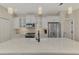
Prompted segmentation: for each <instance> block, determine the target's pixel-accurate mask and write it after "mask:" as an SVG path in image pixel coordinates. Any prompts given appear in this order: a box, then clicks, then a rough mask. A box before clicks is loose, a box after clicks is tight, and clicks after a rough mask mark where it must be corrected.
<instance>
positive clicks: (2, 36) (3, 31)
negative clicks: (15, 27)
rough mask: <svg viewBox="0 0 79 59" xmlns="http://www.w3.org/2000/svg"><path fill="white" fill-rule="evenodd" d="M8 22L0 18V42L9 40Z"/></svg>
mask: <svg viewBox="0 0 79 59" xmlns="http://www.w3.org/2000/svg"><path fill="white" fill-rule="evenodd" d="M10 32H11V31H10V22H9V20H6V19H2V18H0V42H2V41H5V40H8V39H10Z"/></svg>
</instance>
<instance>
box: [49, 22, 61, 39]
mask: <svg viewBox="0 0 79 59" xmlns="http://www.w3.org/2000/svg"><path fill="white" fill-rule="evenodd" d="M48 37H49V38H59V37H61V24H60V22H48Z"/></svg>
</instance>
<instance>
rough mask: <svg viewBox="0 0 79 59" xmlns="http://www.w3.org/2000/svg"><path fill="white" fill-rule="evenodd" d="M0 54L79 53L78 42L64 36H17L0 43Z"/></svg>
mask: <svg viewBox="0 0 79 59" xmlns="http://www.w3.org/2000/svg"><path fill="white" fill-rule="evenodd" d="M0 54H79V42H77V41H74V40H70V39H65V38H57V39H56V38H42V39H41V42H40V43H38V42H37V41H36V40H35V38H32V39H31V38H18V39H12V40H8V41H6V42H3V43H0Z"/></svg>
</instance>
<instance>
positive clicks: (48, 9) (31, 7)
mask: <svg viewBox="0 0 79 59" xmlns="http://www.w3.org/2000/svg"><path fill="white" fill-rule="evenodd" d="M0 5H2V6H3V7H5V8H8V7H11V8H13V9H14V10H15V13H16V14H17V15H20V14H30V13H31V14H33V13H34V14H37V13H38V7H42V8H43V14H56V13H58V12H60V11H66V10H67V9H68V7H72V8H73V10H77V9H79V4H78V3H64V4H63V5H61V6H59V3H0Z"/></svg>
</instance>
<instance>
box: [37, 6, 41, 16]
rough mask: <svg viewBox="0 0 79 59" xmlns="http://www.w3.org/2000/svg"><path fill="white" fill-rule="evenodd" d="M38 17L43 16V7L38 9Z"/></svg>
mask: <svg viewBox="0 0 79 59" xmlns="http://www.w3.org/2000/svg"><path fill="white" fill-rule="evenodd" d="M38 15H42V7H38Z"/></svg>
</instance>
